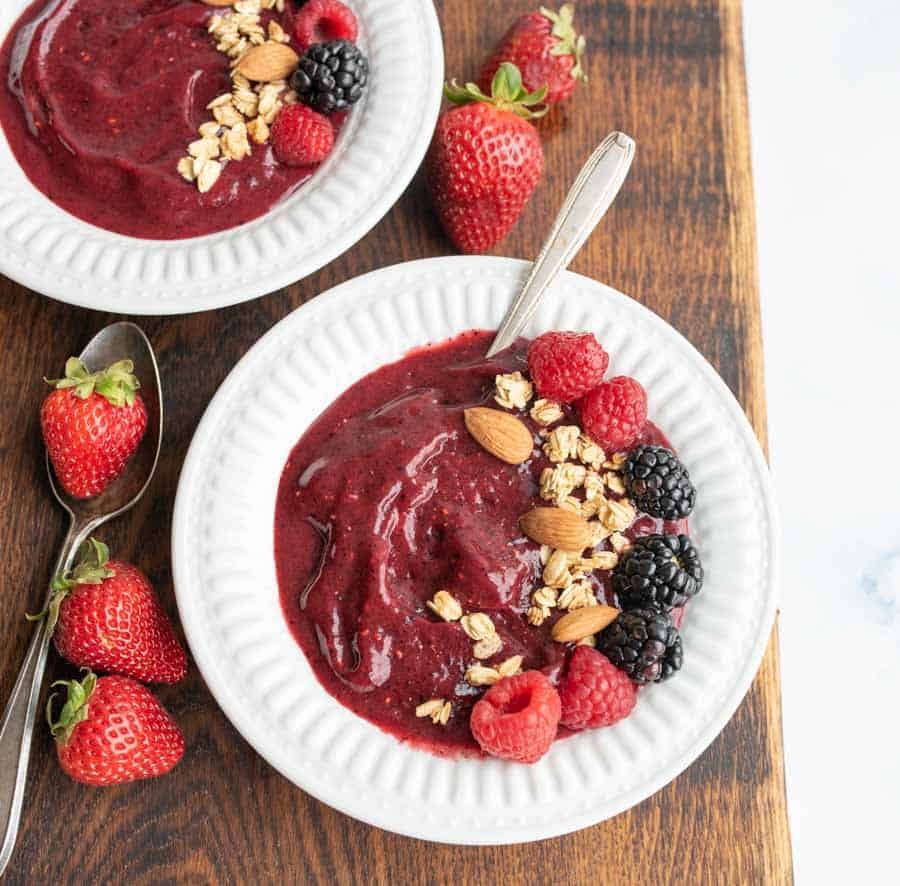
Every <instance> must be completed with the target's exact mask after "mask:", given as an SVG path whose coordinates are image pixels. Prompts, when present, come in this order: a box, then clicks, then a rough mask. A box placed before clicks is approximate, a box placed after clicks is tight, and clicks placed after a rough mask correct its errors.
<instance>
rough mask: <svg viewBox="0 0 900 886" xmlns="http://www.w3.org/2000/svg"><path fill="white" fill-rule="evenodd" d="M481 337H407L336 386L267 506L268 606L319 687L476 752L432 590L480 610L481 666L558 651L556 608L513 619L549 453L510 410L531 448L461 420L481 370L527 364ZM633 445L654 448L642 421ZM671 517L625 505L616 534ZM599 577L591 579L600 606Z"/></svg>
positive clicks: (459, 666)
mask: <svg viewBox="0 0 900 886" xmlns="http://www.w3.org/2000/svg"><path fill="white" fill-rule="evenodd" d="M492 337H493V333H492V332H484V331H472V332H467V333H464V334H462V335H460V336H458V337H457V338H454V339H452V340H450V341H448V342H444V343H441V344H437V345H432V346H428V347H425V348H421V349H418V350H416V351H413V352H412V353H410V354H409V355H407V356H406V357H404V358H403V359H402V360H400V361H398V362H396V363H393V364H390V365H387V366H384V367H382V368H380V369H378V370H377V371H375V372H373V373H372V374H370V375H368V376H366V377H365V378H363V379H361V380H360V381H358V382H357V383H356V384H354V385H352V386H351V387H350V388H348V389H347V390H346V391H345V392H344V393H343V394H342V395H341V396H340V397H338V399H337V400H336V401H335V402H334V403H333V404H332V405H331V406H330V407H329V408H328V409H327V410H326V411H325V412H324V413H322V415H320V416H319V418H318V419H316V421H315V422H313V424H312V425H311V426H310V427H309V429H308V430H307V431H306V432H305V433H304V435H303V436H302V437H301V439H300V440H299V442H298V443H297V445H296V447H295V448H294V450H293V451H292V452H291V454H290V457H289V458H288V461H287V463H286V465H285V467H284V471H283V474H282V477H281V481H280V485H279V490H278V496H277V502H276V508H275V560H276V568H277V574H278V582H279V588H280V594H281V604H282V607H283V610H284V614H285V617H286V619H287V622H288V625H289V626H290V629H291V632H292V633H293V635H294V637H295V638H296V641H297V643H298V644H299V645H300V647H301V648H302V649H303V651H304V652H305V654H306V656H307V658H308V660H309V663H310V665H311V667H312V668H313V671H314V672H315V674H316V676H317V677H318V679H319V681H320V682H321V684H322V685H323V686H324V687H325V689H326V690H327V691H328V692H330V693H331V694H332V695H333V696H334V697H335V698H337V699H338V700H339V701H340V702H342V703H343V704H344V705H346V706H347V707H348V708H350V709H351V710H353V711H354V712H356V713H357V714H358V715H360V716H362V717H364V718H365V719H367V720H369V721H370V722H372V723H374V724H376V725H377V726H379V727H380V728H382V729H384V730H386V731H387V732H389V733H391V734H393V735H394V736H396V737H397V738H399V739H401V740H404V741H409V742H411V743H413V744H414V745H416V746H418V747H422V748H425V749H427V750H429V751H431V752H433V753H437V754H443V755H459V754H473V755H474V754H478V746H477V744H476V743H475V741H474V739H473V738H472V735H471V732H470V729H469V714H470V712H471V709H472V707H473V705H474V704H475V702H476V701H477V700H478V699H479V698H480V697H481V696H482V695H483V694H484V687H475V686H471V685H469V684H468V683H466V681H465V679H464V674H465V671H466V669H467V668H468V667H469V666H471V665H473V664H477V663H478V662H477V660H476V659H475V658H474V656H473V654H472V641H471V640H470V639H469V637H467V636H466V634H465V633H464V631H463V629H462V627H461V626H460V625H459V623H457V622H445V621H442V620H441V619H440V618H438V617H437V616H436V615H435V614H434V613H433V612H431V610H430V609H428V607H427V606H426V603H427V601H428V600H430V599H431V598H432V597H433V595H434V594H435V593H436V592H437V591H440V590H446V591H448V592H449V593H450V594H452V595H453V596H454V597H455V598H456V599H457V600H458V601H459V603H460V604H461V605H462V608H463V611H464V612H466V613H473V612H484V613H487V614H488V615H489V616H490V618H491V619H492V621H493V622H494V624H495V626H496V629H497V632H498V634H499V636H500V638H501V639H502V641H503V647H502V649H501V650H500V651H499V652H498V653H497V654H496V655H494V656H492V657H491V658H490V659H487V660H486V661H484V662H482V663H483V664H486V665H488V666H496V665H498V664H499V663H500V662H502V661H504V660H505V659H507V658H509V657H510V656H514V655H522V656H523V657H524V660H523V663H522V668H523V670H528V669H540V670H543V671H544V672H545V673H547V675H548V676H550V678H551V680H556V679H557V678H558V676H559V671H560V669H561V667H562V665H563V662H564V660H565V657H566V655H567V653H568V651H569V646H567V645H563V644H560V643H555V642H553V641H552V640H551V639H550V627H551V626H552V624H553V622H554V621H555V619H556V618H557V617H558V613H554V615H553V616H552V617H551V618H550V619H548V620H547V621H546V622H544V624H542V625H540V626H538V627H535V626H533V625H530V624H529V623H528V622H527V620H526V618H525V613H526V611H527V610H528V607H529V605H530V595H531V593H532V592H533V591H534V590H535V589H536V588H537V587H539V586H540V584H541V564H540V549H539V546H538V545H537V544H535V543H533V542H531V541H529V540H528V539H527V538H525V537H524V536H523V535H522V533H521V531H520V530H519V527H518V519H519V517H520V516H521V515H522V514H523V513H525V512H526V511H528V510H530V509H531V508H533V507H535V506H536V505H537V504H539V503H540V501H539V499H538V487H539V483H538V478H539V476H540V472H541V470H542V469H543V468H544V467H547V466H548V465H549V462H548V460H547V459H546V457H545V456H544V454H543V453H542V452H541V449H540V442H541V441H540V438H539V437H538V436H537V432H538V430H539V427H538V425H536V424H535V423H533V422H532V421H531V419H530V418H528V416H527V414H526V415H524V416H523V418H524V420H525V422H526V423H527V425H528V427H529V428H530V429H531V430H532V431H533V432H534V434H535V448H534V452H533V454H532V457H531V458H530V459H529V460H528V461H527V462H525V463H524V464H522V465H519V466H513V465H509V464H506V463H504V462H501V461H499V460H498V459H496V458H494V457H493V456H492V455H490V454H488V453H487V452H486V451H485V450H484V449H482V448H481V447H480V446H479V445H478V444H477V443H476V442H475V440H474V439H473V438H472V437H471V436H470V435H469V433H468V432H467V431H466V428H465V426H464V423H463V410H464V409H465V408H467V407H470V406H477V405H485V406H496V404H495V403H494V402H493V395H494V377H495V375H497V374H498V373H505V372H512V371H516V370H521V371H525V370H526V368H527V366H526V349H527V344H528V343H527V341H525V340H524V339H520V340H519V341H518V342H517V343H516V344H515V345H514V346H513V347H512V348H510V349H509V350H507V351H506V352H504V353H503V354H501V355H499V356H498V357H496V358H494V359H491V360H486V359H485V358H484V354H485V352H486V351H487V348H488V345H489V344H490V341H491V339H492ZM569 418H571V419H572V420H571V421H570V422H569V423H575V419H574V418H573V417H571V416H567V419H569ZM565 421H566V420H564V422H565ZM640 442H651V443H659V444H661V445H668V444H667V443H666V440H665V438H664V437H663V435H662V434H661V433H660V432H659V431H658V429H656V428H655V427H654V426H653V425H652V424H650V423H648V424H647V427H646V429H645V432H644V435H643V437H642V440H641V441H640ZM686 528H687V526H686V523H685V521H677V522H664V521H662V520H657V519H655V518H652V517H648V516H646V515H642V514H639V515H638V518H637V520H636V521H635V523H634V524H633V525H632V527H631V528H630V529H628V530H627V531H626V533H625V534H626V535H628V536H630V537H634V536H636V535H646V534H650V533H653V532H675V533H677V532H685V531H686ZM605 548H606V543H605V542H604V543H601V545H600V547H599V548H598V549H600V550H602V549H605ZM608 575H609V574H608V573H602V574H601V573H594V576H593V578H592V581H593V584H594V587H595V590H596V593H597V597H598V599H599V600H601V601H606V602H610V603H612V602H613V600H614V596H613V593H612V591H611V589H610V586H609V578H608ZM678 614H680V613H678ZM431 698H442V699H446V700H447V701H450V702H451V703H452V706H453V712H452V716H451V718H450V720H449V722H448V723H447V724H446V725H444V726H441V725H436V724H434V723H432V722H431V720H430V719H428V718H427V717H426V718H417V717H416V716H415V708H416V706H417V705H419V704H420V703H422V702H423V701H425V700H427V699H431ZM564 731H565V730H561V732H564Z"/></svg>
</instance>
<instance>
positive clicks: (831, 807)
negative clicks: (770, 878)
mask: <svg viewBox="0 0 900 886" xmlns="http://www.w3.org/2000/svg"><path fill="white" fill-rule="evenodd" d="M744 31H745V41H746V51H747V70H748V81H749V91H750V108H751V115H750V116H751V127H752V139H753V163H754V176H755V183H756V198H757V213H758V230H759V248H760V273H761V292H762V305H763V323H764V337H765V354H766V384H767V392H768V403H769V422H770V443H771V461H772V467H773V471H774V476H775V483H776V489H777V492H778V498H779V504H780V510H781V517H782V525H783V538H784V552H785V556H784V559H783V569H782V582H781V599H782V614H781V642H782V647H781V648H782V672H783V684H784V737H785V755H786V770H787V785H788V806H789V811H790V819H791V828H792V835H793V845H794V859H795V869H796V877H797V882H798V883H799V884H801V886H805V884H816V886H818V884H825V883H866V882H877V883H882V882H883V883H888V882H893V883H897V882H900V862H898V860H897V848H898V842H900V833H898V830H900V459H898V458H897V456H896V455H895V453H896V452H897V446H896V444H897V441H898V438H900V222H898V208H900V0H819V2H812V0H778V2H774V0H745V2H744Z"/></svg>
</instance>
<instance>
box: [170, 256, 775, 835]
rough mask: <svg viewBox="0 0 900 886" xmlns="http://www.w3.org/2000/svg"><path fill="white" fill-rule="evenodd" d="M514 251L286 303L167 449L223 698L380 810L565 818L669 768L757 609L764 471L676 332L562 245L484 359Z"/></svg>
mask: <svg viewBox="0 0 900 886" xmlns="http://www.w3.org/2000/svg"><path fill="white" fill-rule="evenodd" d="M527 268H528V266H527V264H525V263H524V262H516V261H513V260H509V259H485V258H459V259H438V260H430V261H422V262H413V263H409V264H407V265H401V266H397V267H394V268H388V269H385V270H383V271H378V272H375V273H373V274H369V275H367V276H365V277H361V278H359V279H357V280H353V281H350V282H349V283H346V284H343V285H342V286H340V287H337V288H336V289H335V290H332V291H331V292H329V293H325V294H323V295H321V296H319V297H318V298H317V299H316V300H315V301H314V302H311V303H310V304H309V305H307V306H304V307H303V308H302V309H300V310H298V311H297V312H295V313H294V314H293V315H291V316H290V317H288V318H286V319H285V320H284V321H282V322H281V323H280V324H278V325H277V326H276V327H275V329H273V330H272V332H271V333H269V334H268V335H267V336H266V337H264V338H263V339H262V340H261V341H260V342H259V343H258V344H257V345H256V346H255V347H254V348H253V349H252V350H251V351H250V352H249V353H248V354H247V356H246V357H245V358H244V359H243V360H242V361H241V363H240V364H239V365H238V366H237V367H236V368H235V369H234V371H233V372H232V374H231V376H230V377H229V378H228V379H227V380H226V382H225V383H224V384H223V386H222V388H221V390H220V391H219V392H218V393H217V394H216V396H215V398H214V399H213V401H212V403H211V405H210V407H209V409H208V411H207V413H206V415H205V416H204V418H203V420H202V422H201V424H200V426H199V428H198V431H197V434H196V436H195V439H194V441H193V443H192V445H191V449H190V451H189V453H188V457H187V460H186V462H185V467H184V470H183V473H182V477H181V480H180V483H179V490H178V498H177V501H176V507H175V519H174V524H173V568H174V577H175V584H176V594H177V598H178V604H179V610H180V612H181V616H182V621H183V623H184V626H185V631H186V634H187V637H188V641H189V643H190V645H191V648H192V651H193V653H194V656H195V659H196V661H197V663H198V665H199V667H200V668H201V670H202V672H203V674H204V677H205V679H206V681H207V683H208V685H209V686H210V689H211V690H212V691H213V693H214V695H215V696H216V699H217V700H218V702H219V703H220V704H221V706H222V708H223V709H224V711H225V712H226V714H227V715H228V716H229V718H230V719H231V720H232V721H233V722H234V724H235V725H236V726H237V728H238V729H239V730H240V731H241V733H242V734H243V735H244V736H245V737H246V738H247V740H248V741H250V742H251V743H252V744H253V746H254V747H255V748H256V749H257V750H258V751H259V752H260V753H261V754H262V755H263V756H264V757H265V758H266V759H267V760H268V761H269V762H270V763H272V765H274V766H276V767H277V768H278V769H279V770H280V771H281V772H282V773H283V774H284V775H286V776H287V777H288V778H290V779H291V780H293V781H294V782H295V783H296V784H298V785H299V786H301V787H302V788H304V789H305V790H308V791H310V792H311V793H313V794H314V795H315V796H317V797H319V798H320V799H322V800H324V801H325V802H327V803H329V804H330V805H333V806H335V807H336V808H338V809H341V810H342V811H345V812H347V813H349V814H351V815H354V816H356V817H358V818H361V819H363V820H365V821H368V822H370V823H373V824H376V825H378V826H381V827H386V828H389V829H391V830H395V831H398V832H401V833H405V834H411V835H415V836H419V837H423V838H427V839H436V840H444V841H447V842H459V843H502V842H515V841H521V840H528V839H537V838H539V837H545V836H550V835H554V834H560V833H565V832H567V831H570V830H573V829H576V828H578V827H582V826H585V825H587V824H591V823H594V822H597V821H599V820H601V819H603V818H605V817H608V816H610V815H613V814H615V813H617V812H619V811H621V810H622V809H625V808H627V807H628V806H630V805H632V804H633V803H635V802H638V801H639V800H641V799H643V798H644V797H646V796H648V795H649V794H650V793H652V792H653V791H655V790H657V789H658V788H659V787H661V786H662V785H663V784H665V783H666V782H668V781H669V780H671V779H672V778H673V777H674V776H675V775H677V774H678V773H679V772H680V771H681V770H682V769H683V768H684V767H685V766H687V765H688V764H689V763H690V762H691V761H692V760H693V759H694V758H695V757H696V756H697V755H698V754H699V753H700V752H701V751H702V750H703V748H704V747H705V746H706V745H707V744H708V743H709V742H710V741H711V740H712V739H713V738H714V737H715V735H716V734H717V733H718V731H719V730H720V729H721V728H722V726H723V725H724V724H725V722H726V721H727V720H728V718H729V717H730V716H731V714H732V713H733V711H734V709H735V707H736V706H737V704H738V703H739V701H740V699H741V697H742V696H743V694H744V692H745V691H746V689H747V687H748V686H749V683H750V680H751V679H752V677H753V674H754V673H755V670H756V668H757V666H758V664H759V661H760V659H761V657H762V652H763V650H764V647H765V642H766V639H767V637H768V632H769V629H770V627H771V622H772V618H773V616H774V605H775V596H774V571H775V570H774V564H775V560H776V552H775V547H776V533H775V525H774V511H773V504H772V500H771V491H770V489H769V482H768V478H767V472H766V468H765V464H764V461H763V458H762V455H761V453H760V452H759V448H758V445H757V444H756V442H755V439H754V437H753V434H752V431H751V430H750V428H749V425H748V424H747V422H746V419H745V418H744V416H743V413H742V412H741V410H740V408H739V406H738V405H737V403H736V402H735V401H734V399H733V397H732V396H731V394H730V393H729V392H728V391H727V388H726V387H725V386H724V384H723V383H722V381H721V380H720V379H719V378H718V376H716V374H715V372H714V371H713V370H712V369H711V367H710V366H709V365H708V364H707V363H706V362H705V361H704V360H703V358H702V357H701V356H700V355H699V354H697V353H696V351H694V350H693V349H692V348H691V346H690V345H689V344H688V343H687V342H686V341H685V340H684V339H683V338H681V337H680V336H679V335H678V334H677V333H676V332H674V330H672V329H671V328H670V327H668V326H667V325H666V324H665V323H663V322H662V321H661V320H660V319H659V318H657V317H655V316H654V315H652V314H651V313H650V312H649V311H646V310H645V309H644V308H642V307H640V306H639V305H637V304H636V303H635V302H634V301H632V300H631V299H628V298H627V297H625V296H623V295H621V294H620V293H616V292H614V291H613V290H610V289H608V288H607V287H604V286H601V285H600V284H597V283H594V282H592V281H590V280H587V279H585V278H583V277H579V276H577V275H574V274H564V275H563V276H562V277H561V278H560V279H559V281H558V282H557V283H556V284H554V287H553V291H552V292H551V294H550V295H549V296H548V300H547V301H548V303H547V304H546V305H545V306H544V307H542V308H541V309H540V310H539V311H538V314H537V315H536V317H535V319H534V320H533V321H532V323H531V324H530V326H529V327H528V328H527V329H526V330H525V332H524V334H523V337H522V338H520V339H519V340H518V341H517V342H515V344H513V345H512V347H510V348H509V349H507V350H506V351H504V352H502V353H500V354H499V355H497V356H496V357H494V358H491V359H488V358H486V356H485V354H486V352H487V349H488V346H489V344H490V342H491V339H492V336H493V332H492V330H494V329H496V327H497V324H498V323H499V320H500V319H501V318H502V316H503V313H504V312H505V309H506V307H507V305H508V304H509V302H510V301H511V299H512V298H513V297H514V295H515V293H516V290H517V287H518V286H519V285H521V282H522V280H523V278H524V275H525V273H526V272H527Z"/></svg>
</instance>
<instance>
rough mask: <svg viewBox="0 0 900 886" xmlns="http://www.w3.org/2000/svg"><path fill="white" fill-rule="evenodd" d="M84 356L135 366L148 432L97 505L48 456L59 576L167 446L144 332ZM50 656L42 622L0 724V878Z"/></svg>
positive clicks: (116, 332) (135, 330)
mask: <svg viewBox="0 0 900 886" xmlns="http://www.w3.org/2000/svg"><path fill="white" fill-rule="evenodd" d="M80 356H81V360H82V362H83V363H84V364H85V365H86V366H87V367H88V369H89V370H91V371H96V370H99V369H102V368H104V367H106V366H109V365H111V364H112V363H115V362H116V361H117V360H125V359H128V360H131V361H132V362H133V363H134V374H135V375H136V376H137V377H138V379H139V380H140V382H141V397H142V398H143V400H144V405H145V406H146V409H147V430H146V431H145V433H144V438H143V439H142V440H141V443H140V446H138V448H137V451H136V452H135V453H134V455H133V456H132V457H131V458H130V459H129V460H128V463H127V464H126V465H125V470H124V471H123V472H122V474H121V475H120V476H119V477H117V478H116V479H115V480H114V481H113V482H112V483H110V484H109V486H107V487H106V489H104V490H103V492H101V493H100V495H97V496H95V497H94V498H89V499H76V498H72V497H71V496H69V495H68V494H67V493H66V492H65V491H64V490H63V489H62V488H61V487H60V486H59V485H58V484H57V482H56V478H55V477H54V475H53V468H52V467H51V465H50V458H49V456H45V461H46V464H47V477H48V478H49V480H50V488H51V489H52V490H53V494H54V495H55V496H56V500H57V501H58V502H59V503H60V504H61V505H62V506H63V508H64V510H65V511H66V513H68V515H69V531H68V532H67V533H66V538H65V541H64V542H63V544H62V548H61V550H60V552H59V558H58V559H57V561H56V566H55V567H54V570H53V574H54V575H55V574H56V573H57V572H62V571H64V570H66V569H68V568H69V567H70V566H71V565H72V561H73V560H74V558H75V554H76V553H77V551H78V549H79V547H81V544H82V542H84V540H85V539H87V538H88V537H89V536H90V535H91V534H92V533H93V532H95V531H96V529H97V528H98V527H99V526H100V525H101V524H102V523H105V522H106V521H107V520H110V519H112V518H113V517H116V516H118V515H119V514H121V513H123V512H125V511H127V510H128V509H129V508H130V507H132V505H134V504H135V503H136V502H137V501H138V500H139V499H140V497H141V496H142V495H143V494H144V492H145V491H146V489H147V486H148V485H149V483H150V480H151V478H152V477H153V472H154V471H155V470H156V462H157V459H158V458H159V448H160V444H161V443H162V422H163V402H162V389H161V387H160V383H159V370H158V368H157V365H156V356H155V354H154V353H153V348H152V347H151V345H150V342H149V341H148V340H147V336H146V335H144V333H143V332H142V331H141V329H140V327H138V326H135V324H134V323H126V322H122V323H113V324H112V325H111V326H107V327H106V328H105V329H101V330H100V332H98V333H97V334H96V335H95V336H94V337H93V338H92V339H91V340H90V342H89V343H88V345H87V347H86V348H85V349H84V350H83V351H82V352H81V355H80ZM47 596H48V599H47V601H46V602H49V592H48V595H47ZM49 648H50V636H49V634H48V633H47V630H46V628H45V621H44V620H42V621H39V622H38V623H37V625H36V626H35V628H34V636H33V637H32V638H31V644H30V645H29V647H28V652H27V654H26V655H25V661H24V662H23V664H22V668H21V670H20V671H19V676H18V678H17V679H16V684H15V686H14V687H13V691H12V695H11V696H10V698H9V701H8V702H7V703H6V709H5V710H4V712H3V720H2V722H0V829H2V833H3V843H2V846H0V875H2V874H3V871H4V870H5V869H6V866H7V864H8V863H9V859H10V857H11V856H12V851H13V847H14V846H15V843H16V836H17V834H18V831H19V819H20V817H21V813H22V800H23V798H24V794H25V779H26V776H27V775H28V755H29V751H30V750H31V735H32V731H33V729H34V718H35V713H36V710H37V704H38V699H39V697H40V694H41V687H42V685H43V682H44V668H45V666H46V664H47V652H48V650H49Z"/></svg>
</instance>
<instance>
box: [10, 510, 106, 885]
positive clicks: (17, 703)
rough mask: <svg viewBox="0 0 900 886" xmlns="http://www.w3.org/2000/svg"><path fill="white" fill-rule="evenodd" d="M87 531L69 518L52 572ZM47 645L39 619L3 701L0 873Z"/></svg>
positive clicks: (17, 810)
mask: <svg viewBox="0 0 900 886" xmlns="http://www.w3.org/2000/svg"><path fill="white" fill-rule="evenodd" d="M90 530H91V526H90V525H81V526H77V525H76V521H75V520H72V522H71V523H70V524H69V531H68V533H67V534H66V539H65V541H64V542H63V545H62V549H61V550H60V553H59V559H58V560H57V562H56V568H55V569H54V570H53V574H54V575H55V574H56V573H57V572H61V571H63V570H65V569H68V568H69V567H70V566H71V565H72V561H73V560H74V558H75V552H76V551H77V550H78V548H79V547H80V546H81V543H82V542H83V541H84V539H85V538H86V537H87V536H88V533H89V532H90ZM49 648H50V635H49V633H48V632H47V628H46V622H45V621H44V620H42V621H39V622H38V623H37V625H36V626H35V629H34V634H33V636H32V638H31V643H30V645H29V646H28V652H27V654H26V655H25V661H24V662H23V663H22V667H21V669H20V670H19V676H18V677H17V678H16V685H15V686H14V687H13V691H12V695H11V696H10V698H9V701H8V702H7V703H6V710H4V712H3V721H2V723H0V831H2V833H3V844H2V846H0V876H2V874H3V871H4V870H5V869H6V865H7V864H8V863H9V859H10V856H11V855H12V851H13V847H14V846H15V845H16V836H17V835H18V833H19V819H20V817H21V814H22V798H23V797H24V794H25V779H26V777H27V775H28V755H29V752H30V750H31V734H32V732H33V730H34V716H35V713H36V711H37V704H38V699H39V698H40V695H41V687H42V685H43V682H44V668H45V667H46V664H47V652H48V650H49Z"/></svg>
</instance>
